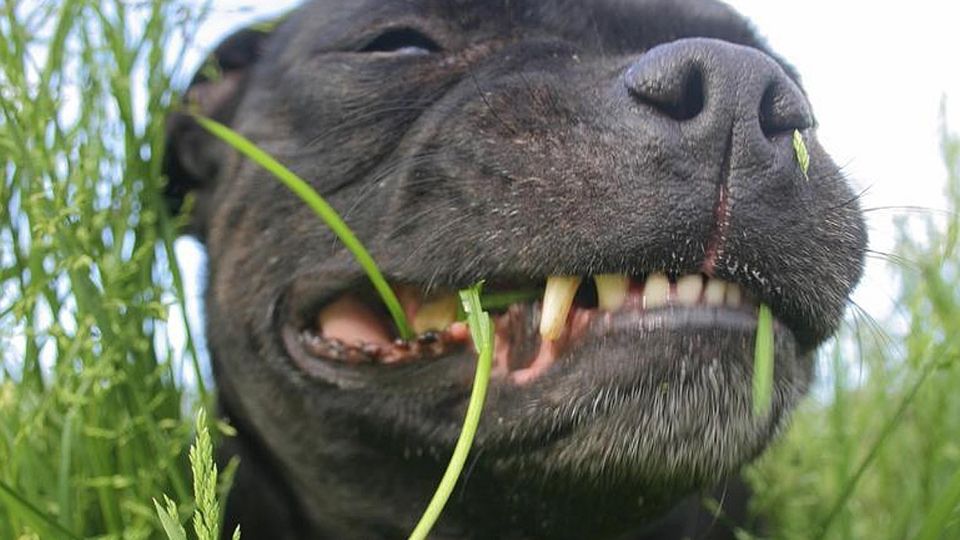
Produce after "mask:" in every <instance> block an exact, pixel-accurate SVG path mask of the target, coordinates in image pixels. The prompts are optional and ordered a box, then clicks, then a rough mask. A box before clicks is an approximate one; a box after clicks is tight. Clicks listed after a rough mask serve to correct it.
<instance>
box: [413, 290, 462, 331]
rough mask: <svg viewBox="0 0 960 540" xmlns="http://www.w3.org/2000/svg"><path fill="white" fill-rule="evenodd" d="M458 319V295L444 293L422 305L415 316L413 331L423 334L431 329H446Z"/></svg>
mask: <svg viewBox="0 0 960 540" xmlns="http://www.w3.org/2000/svg"><path fill="white" fill-rule="evenodd" d="M456 320H457V296H456V295H455V294H444V295H442V296H437V297H435V298H432V299H431V300H430V301H429V302H426V303H424V304H423V305H421V306H420V309H418V310H417V314H416V315H415V316H414V317H413V331H414V332H416V333H418V334H422V333H424V332H428V331H430V330H445V329H446V328H447V327H448V326H450V325H451V324H453V322H454V321H456Z"/></svg>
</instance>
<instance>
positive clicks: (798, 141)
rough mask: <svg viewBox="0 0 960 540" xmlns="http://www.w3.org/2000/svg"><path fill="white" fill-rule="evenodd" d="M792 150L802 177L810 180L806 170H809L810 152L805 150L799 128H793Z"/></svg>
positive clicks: (805, 144)
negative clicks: (795, 155)
mask: <svg viewBox="0 0 960 540" xmlns="http://www.w3.org/2000/svg"><path fill="white" fill-rule="evenodd" d="M793 151H794V153H796V154H797V164H798V165H800V172H802V173H803V177H804V178H805V179H806V180H807V182H809V181H810V176H809V174H807V173H808V171H809V170H810V153H809V152H808V151H807V143H805V142H803V134H802V133H800V130H799V129H795V130H793Z"/></svg>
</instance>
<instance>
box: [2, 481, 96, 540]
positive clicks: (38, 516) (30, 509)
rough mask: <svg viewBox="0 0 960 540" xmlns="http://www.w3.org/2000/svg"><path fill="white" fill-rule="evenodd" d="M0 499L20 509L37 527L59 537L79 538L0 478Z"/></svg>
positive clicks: (22, 515)
mask: <svg viewBox="0 0 960 540" xmlns="http://www.w3.org/2000/svg"><path fill="white" fill-rule="evenodd" d="M0 500H3V501H5V503H6V506H8V507H11V508H17V509H19V510H20V514H19V515H20V516H21V517H24V518H29V519H30V521H31V522H32V523H33V524H34V526H37V528H43V529H49V530H50V531H52V532H55V533H57V536H59V537H61V538H70V539H74V540H80V537H79V536H77V535H75V534H73V533H72V532H70V531H68V530H67V529H66V527H64V526H63V525H61V524H60V523H58V522H57V520H55V519H53V517H51V516H48V515H47V514H46V513H44V512H43V511H42V510H40V509H39V508H37V507H36V506H34V505H33V504H31V503H30V501H28V500H26V499H24V498H23V497H21V496H20V495H19V494H18V493H17V492H16V491H14V489H13V488H11V487H10V486H8V485H7V484H6V483H5V482H3V481H2V480H0Z"/></svg>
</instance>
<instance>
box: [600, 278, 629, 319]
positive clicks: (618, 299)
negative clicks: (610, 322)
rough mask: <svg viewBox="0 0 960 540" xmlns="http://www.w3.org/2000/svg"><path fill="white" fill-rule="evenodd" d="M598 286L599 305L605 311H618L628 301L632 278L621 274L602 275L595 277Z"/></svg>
mask: <svg viewBox="0 0 960 540" xmlns="http://www.w3.org/2000/svg"><path fill="white" fill-rule="evenodd" d="M593 281H594V282H595V283H596V284H597V303H598V304H599V305H600V309H602V310H604V311H616V310H618V309H620V306H622V305H623V303H624V302H625V301H626V300H627V290H628V289H629V288H630V278H628V277H627V276H624V275H621V274H601V275H598V276H594V277H593Z"/></svg>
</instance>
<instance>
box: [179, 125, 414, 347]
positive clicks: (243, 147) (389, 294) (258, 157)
mask: <svg viewBox="0 0 960 540" xmlns="http://www.w3.org/2000/svg"><path fill="white" fill-rule="evenodd" d="M194 118H195V119H196V120H197V122H199V123H200V125H201V126H203V127H204V129H206V130H207V131H209V132H210V133H212V134H213V135H214V136H216V137H218V138H219V139H221V140H222V141H224V142H225V143H227V144H229V145H230V146H232V147H233V148H234V149H235V150H236V151H238V152H240V153H241V154H243V155H245V156H246V157H248V158H249V159H251V160H253V161H254V162H255V163H256V164H258V165H260V166H261V167H263V168H264V169H266V170H267V171H269V172H270V173H271V174H273V175H274V176H276V177H277V179H278V180H280V181H281V182H283V184H284V185H286V186H287V187H288V188H290V190H291V191H293V192H294V193H295V194H296V195H297V196H298V197H300V198H301V199H302V200H303V202H305V203H306V204H307V205H309V206H310V208H311V209H312V210H313V211H314V212H316V214H317V215H318V216H319V217H320V219H322V220H323V221H324V223H326V224H327V226H328V227H330V230H332V231H333V232H334V234H336V235H337V237H338V238H340V241H341V242H343V244H344V245H345V246H346V247H347V249H348V250H349V251H350V253H351V254H353V256H354V258H356V260H357V262H358V263H359V264H360V266H361V267H362V268H363V270H364V271H365V272H366V273H367V276H368V277H369V278H370V281H371V282H372V283H373V286H374V288H375V289H376V290H377V292H378V293H379V294H380V297H381V298H382V299H383V303H384V304H386V306H387V310H388V311H389V312H390V316H391V317H393V322H394V324H396V326H397V332H398V333H399V334H400V337H402V338H404V339H410V338H412V337H414V333H413V330H412V329H411V327H410V324H409V323H408V322H407V317H406V315H405V313H404V311H403V307H402V306H401V305H400V301H399V300H398V299H397V296H396V294H394V292H393V289H391V288H390V285H389V284H388V283H387V280H386V279H385V278H384V277H383V274H382V273H380V269H379V268H377V264H376V263H375V262H374V260H373V257H372V256H371V255H370V253H369V252H368V251H367V249H366V248H364V247H363V244H361V243H360V240H359V239H358V238H357V237H356V235H354V234H353V231H351V230H350V227H348V226H347V224H346V223H345V222H344V221H343V219H342V218H341V217H340V215H339V214H337V211H336V210H334V209H333V207H332V206H330V204H328V203H327V201H325V200H324V199H323V197H321V196H320V194H319V193H317V192H316V191H315V190H314V189H313V188H312V187H310V185H309V184H307V183H306V182H305V181H303V180H302V179H301V178H300V177H299V176H297V175H296V174H294V172H293V171H291V170H290V169H288V168H286V167H285V166H283V165H282V164H281V163H280V162H279V161H277V160H275V159H274V158H273V157H271V156H270V155H269V154H267V153H266V152H264V151H263V150H261V149H260V148H258V147H257V146H256V145H254V144H253V143H252V142H251V141H250V140H249V139H247V138H246V137H244V136H243V135H240V134H239V133H237V132H235V131H233V130H232V129H230V128H228V127H227V126H225V125H223V124H221V123H219V122H217V121H215V120H211V119H209V118H205V117H202V116H199V115H194Z"/></svg>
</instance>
